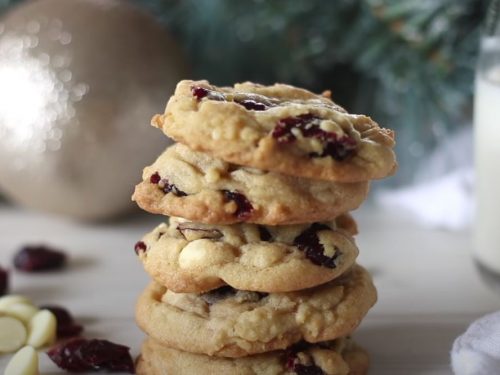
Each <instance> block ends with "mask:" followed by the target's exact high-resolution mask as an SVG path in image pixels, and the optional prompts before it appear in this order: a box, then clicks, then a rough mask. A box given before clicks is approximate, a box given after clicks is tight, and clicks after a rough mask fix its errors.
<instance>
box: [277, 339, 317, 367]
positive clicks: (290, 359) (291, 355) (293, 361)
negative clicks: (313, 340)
mask: <svg viewBox="0 0 500 375" xmlns="http://www.w3.org/2000/svg"><path fill="white" fill-rule="evenodd" d="M310 347H311V344H310V343H308V342H305V341H300V342H298V343H296V344H294V345H293V346H292V347H290V348H288V349H287V350H286V356H287V357H286V363H285V366H286V369H287V370H288V371H293V372H295V373H296V374H297V375H323V374H324V372H323V370H322V369H321V368H320V367H318V366H316V365H314V364H312V365H303V364H301V363H300V362H299V357H298V356H297V353H299V352H302V351H304V350H307V349H308V348H310Z"/></svg>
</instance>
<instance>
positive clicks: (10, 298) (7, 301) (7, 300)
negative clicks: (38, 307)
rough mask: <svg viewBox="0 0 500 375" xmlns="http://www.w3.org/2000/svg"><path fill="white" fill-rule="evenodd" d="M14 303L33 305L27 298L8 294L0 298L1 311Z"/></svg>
mask: <svg viewBox="0 0 500 375" xmlns="http://www.w3.org/2000/svg"><path fill="white" fill-rule="evenodd" d="M15 303H24V304H28V305H33V302H31V301H30V300H29V299H28V298H26V297H25V296H21V295H17V294H9V295H7V296H4V297H0V309H3V308H5V307H7V306H9V305H13V304H15Z"/></svg>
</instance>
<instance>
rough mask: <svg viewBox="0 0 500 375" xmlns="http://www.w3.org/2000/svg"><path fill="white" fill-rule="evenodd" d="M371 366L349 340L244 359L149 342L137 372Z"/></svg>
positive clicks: (293, 371) (351, 370)
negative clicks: (215, 355)
mask: <svg viewBox="0 0 500 375" xmlns="http://www.w3.org/2000/svg"><path fill="white" fill-rule="evenodd" d="M368 366H369V357H368V354H367V353H366V352H365V351H364V350H363V349H362V348H361V347H360V346H358V345H356V344H355V343H354V342H353V341H352V340H351V339H346V338H340V339H338V340H335V341H329V342H324V343H320V344H307V343H301V344H300V345H296V346H294V347H291V348H289V349H287V350H281V351H275V352H271V353H265V354H257V355H254V356H249V357H243V358H222V357H209V356H207V355H203V354H193V353H188V352H184V351H180V350H176V349H173V348H169V347H166V346H162V345H160V344H158V342H156V341H154V340H152V339H147V340H146V341H145V342H144V344H143V346H142V353H141V356H140V358H139V361H138V364H137V369H136V370H137V374H138V375H167V374H172V375H198V374H199V375H205V374H217V375H235V374H237V375H301V374H302V375H305V374H324V375H363V374H366V373H367V371H368Z"/></svg>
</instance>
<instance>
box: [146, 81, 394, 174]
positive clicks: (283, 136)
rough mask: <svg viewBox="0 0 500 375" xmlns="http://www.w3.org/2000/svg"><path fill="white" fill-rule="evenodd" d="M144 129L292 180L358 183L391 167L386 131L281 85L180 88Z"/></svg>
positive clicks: (391, 140)
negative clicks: (163, 111)
mask: <svg viewBox="0 0 500 375" xmlns="http://www.w3.org/2000/svg"><path fill="white" fill-rule="evenodd" d="M152 125H153V126H156V127H158V128H161V129H162V130H163V132H164V133H165V134H166V135H168V136H170V137H172V138H174V139H175V140H176V141H179V142H181V143H184V144H186V145H187V146H189V147H190V148H192V149H194V150H198V151H204V152H206V153H209V154H211V155H213V156H216V157H219V158H221V159H224V160H226V161H228V162H231V163H235V164H240V165H245V166H250V167H254V168H259V169H264V170H271V171H276V172H280V173H283V174H288V175H294V176H301V177H308V178H313V179H322V180H331V181H339V182H358V181H367V180H371V179H378V178H383V177H386V176H387V175H390V174H392V173H393V172H394V171H395V169H396V165H397V164H396V160H395V155H394V152H393V150H392V148H393V146H394V136H393V133H392V131H390V130H387V129H383V128H380V127H379V126H378V125H377V123H375V122H374V121H373V120H371V119H370V118H369V117H367V116H363V115H354V114H349V113H347V112H346V111H345V110H344V109H343V108H341V107H339V106H338V105H336V104H335V103H334V102H332V101H331V100H330V98H328V97H327V95H325V96H320V95H315V94H313V93H311V92H309V91H306V90H303V89H299V88H296V87H293V86H288V85H283V84H275V85H273V86H261V85H257V84H254V83H250V82H247V83H241V84H236V85H235V86H234V88H230V87H222V88H220V87H216V86H213V85H210V84H209V83H208V82H207V81H188V80H186V81H181V82H179V84H178V85H177V89H176V91H175V94H174V96H172V97H171V98H170V100H169V102H168V104H167V108H166V110H165V114H163V115H156V116H154V117H153V119H152Z"/></svg>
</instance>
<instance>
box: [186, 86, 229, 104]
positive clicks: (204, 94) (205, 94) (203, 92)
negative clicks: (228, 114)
mask: <svg viewBox="0 0 500 375" xmlns="http://www.w3.org/2000/svg"><path fill="white" fill-rule="evenodd" d="M191 92H192V93H193V96H194V97H195V98H196V100H198V101H200V100H201V99H203V98H207V99H209V100H215V101H218V102H223V101H225V100H226V97H225V96H224V94H222V93H220V92H217V91H214V90H210V89H207V88H205V87H201V86H193V87H191Z"/></svg>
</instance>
